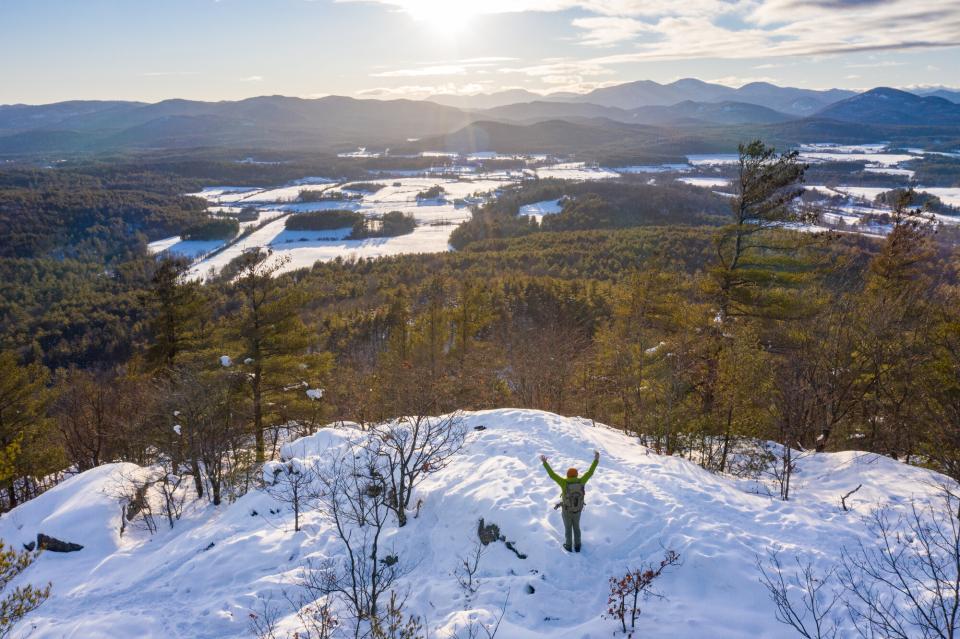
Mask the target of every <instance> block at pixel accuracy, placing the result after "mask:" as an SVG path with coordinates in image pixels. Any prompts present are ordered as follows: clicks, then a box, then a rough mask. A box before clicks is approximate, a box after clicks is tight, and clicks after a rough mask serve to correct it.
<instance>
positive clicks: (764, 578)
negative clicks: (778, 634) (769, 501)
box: [757, 551, 840, 639]
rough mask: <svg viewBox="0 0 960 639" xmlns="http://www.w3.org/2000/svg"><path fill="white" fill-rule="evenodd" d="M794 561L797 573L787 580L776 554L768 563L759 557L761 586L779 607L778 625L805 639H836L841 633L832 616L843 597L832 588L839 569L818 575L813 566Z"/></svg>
mask: <svg viewBox="0 0 960 639" xmlns="http://www.w3.org/2000/svg"><path fill="white" fill-rule="evenodd" d="M794 561H796V564H797V571H796V572H795V573H794V574H793V576H792V577H786V576H784V568H783V564H782V563H781V562H780V557H779V555H778V554H777V552H776V551H771V552H770V554H769V557H768V558H767V561H766V562H765V561H763V560H762V559H761V558H760V557H759V556H758V557H757V568H758V569H759V570H760V575H761V577H760V583H761V584H763V586H764V587H765V588H766V589H767V593H768V594H769V595H770V600H771V601H773V603H774V605H775V606H776V613H775V614H776V617H777V621H779V622H780V623H782V624H786V625H788V626H790V627H791V628H793V629H794V630H796V631H797V634H799V635H800V636H801V637H805V639H834V637H836V636H837V633H838V632H839V630H840V628H839V626H838V625H837V619H836V616H835V614H834V612H833V610H834V608H835V607H836V605H837V603H838V602H839V601H840V595H839V594H837V593H836V592H834V591H833V590H832V589H831V587H830V584H831V581H832V580H833V578H834V576H835V573H836V569H835V568H831V569H829V570H827V571H826V572H825V573H823V574H819V575H818V574H817V573H816V571H815V570H814V568H813V564H812V563H811V562H809V561H808V562H806V563H802V562H801V561H800V557H794ZM794 593H795V594H794Z"/></svg>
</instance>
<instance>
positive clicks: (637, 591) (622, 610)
mask: <svg viewBox="0 0 960 639" xmlns="http://www.w3.org/2000/svg"><path fill="white" fill-rule="evenodd" d="M679 563H680V555H679V554H677V553H676V552H675V551H673V550H668V551H666V553H665V554H664V556H663V559H662V560H661V561H660V564H659V565H658V566H656V567H654V566H653V565H649V564H648V565H646V566H643V567H641V568H635V569H633V570H631V571H629V572H627V574H625V575H623V576H622V577H610V596H609V597H608V598H607V613H606V616H607V617H608V618H610V619H616V620H617V621H619V622H620V626H621V627H622V628H623V632H624V633H626V634H627V637H632V636H633V632H634V630H635V629H636V626H637V617H639V616H640V597H641V595H642V596H643V597H644V598H646V597H650V596H654V597H660V596H661V595H659V594H657V593H656V592H654V591H653V589H652V588H653V582H654V580H655V579H656V578H657V577H659V576H660V575H662V574H663V571H664V570H666V569H667V568H668V567H669V566H676V565H677V564H679ZM627 621H629V622H630V627H629V628H627Z"/></svg>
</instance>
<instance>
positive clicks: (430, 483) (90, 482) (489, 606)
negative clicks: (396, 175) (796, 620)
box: [0, 410, 942, 639]
mask: <svg viewBox="0 0 960 639" xmlns="http://www.w3.org/2000/svg"><path fill="white" fill-rule="evenodd" d="M463 419H464V423H465V426H466V428H467V429H468V432H469V437H468V443H467V445H466V447H465V448H464V450H463V451H462V452H461V453H460V454H458V455H457V456H456V457H455V459H454V460H453V463H451V464H450V465H449V466H448V467H447V468H445V469H444V470H442V471H440V472H438V473H436V474H434V475H432V476H431V477H429V478H428V479H427V481H426V482H425V483H424V484H423V485H422V486H421V487H420V488H419V490H418V493H417V495H416V496H415V501H416V499H422V500H423V505H422V508H421V510H420V513H419V516H418V517H417V518H412V519H411V520H410V523H409V524H408V525H407V526H406V527H405V528H402V529H397V528H393V527H391V528H390V529H389V531H388V532H387V534H386V540H385V542H384V543H385V547H387V548H389V549H390V550H391V552H393V553H395V554H396V555H397V557H398V558H399V560H400V561H401V562H404V563H405V564H406V565H407V566H409V567H410V568H411V573H410V575H409V576H408V577H405V578H404V579H403V581H402V583H401V590H402V591H404V592H409V599H408V601H407V608H408V610H409V611H411V612H414V613H416V614H419V615H421V616H422V617H424V618H426V620H427V622H428V624H429V626H430V628H431V636H434V637H444V636H445V635H444V634H443V630H444V629H450V628H453V627H454V626H455V625H456V624H457V623H458V621H459V620H462V619H464V618H465V617H468V616H470V615H474V616H484V615H487V616H489V615H491V614H493V613H494V612H495V611H496V610H498V609H499V607H500V606H501V605H502V604H503V602H504V600H505V599H508V606H507V610H506V614H505V616H504V619H503V623H502V626H501V629H500V634H499V635H498V636H499V637H501V638H504V639H528V638H529V639H534V638H543V637H555V638H559V639H588V638H593V639H599V638H600V637H610V636H611V635H612V634H613V633H614V631H615V630H617V628H618V626H617V624H616V623H615V622H614V621H612V620H608V619H604V618H603V617H602V616H601V615H602V613H603V612H604V609H605V607H606V597H607V591H608V579H609V578H610V577H611V576H614V575H622V574H623V573H624V572H625V571H626V570H627V569H628V568H634V567H639V565H640V564H642V563H644V562H647V561H652V560H659V559H660V558H661V557H662V556H663V551H664V549H668V548H669V549H673V550H676V551H677V552H679V553H680V555H681V558H682V562H683V563H682V565H681V566H679V567H677V568H674V569H672V570H671V571H669V572H667V573H665V574H664V576H663V577H661V579H660V580H658V582H657V586H658V590H659V592H661V593H662V594H663V595H665V597H666V599H664V600H657V601H651V602H649V603H647V604H646V605H645V606H644V612H643V615H642V617H641V618H640V622H639V627H638V630H639V632H638V635H639V636H644V637H667V636H669V637H671V638H673V639H688V638H689V639H701V638H703V637H713V638H717V639H721V638H730V639H733V638H751V639H752V638H756V637H791V636H793V635H791V631H789V629H788V628H786V627H785V626H781V625H780V624H778V623H777V621H776V620H775V619H774V610H773V607H772V604H770V602H769V600H768V597H767V593H766V591H765V590H764V589H763V587H762V586H761V584H760V583H759V581H758V572H757V568H756V565H755V557H756V554H757V553H763V552H765V550H766V549H768V548H771V547H778V548H782V549H783V550H784V552H785V553H787V554H789V555H791V556H792V555H793V554H801V555H802V556H804V557H805V558H809V559H812V560H814V561H815V562H816V563H817V565H819V566H823V567H826V566H828V565H830V564H832V563H833V562H835V561H836V560H837V559H838V558H839V554H840V549H841V547H842V546H843V545H845V544H850V543H852V542H855V541H856V540H857V539H858V538H864V537H863V536H864V535H866V530H865V528H864V526H863V523H862V517H863V516H864V515H866V514H868V513H869V512H870V510H871V509H872V508H873V507H875V506H876V505H877V504H881V503H882V504H884V505H889V506H892V507H894V508H900V509H907V508H909V505H910V503H911V501H913V500H917V501H920V502H926V501H927V500H930V499H933V498H934V495H935V492H936V488H935V485H934V484H935V483H936V481H938V479H942V478H939V476H937V475H935V474H934V473H931V472H928V471H925V470H922V469H918V468H914V467H910V466H906V465H904V464H901V463H899V462H896V461H894V460H890V459H887V458H883V457H879V456H876V455H872V454H866V453H853V452H848V453H837V454H820V455H815V456H811V457H808V458H806V459H804V460H802V461H801V463H800V466H799V469H798V471H797V474H796V475H795V479H794V481H795V484H794V486H795V488H794V495H795V498H794V499H793V500H792V501H790V502H781V501H779V500H777V499H775V498H772V497H770V496H766V495H762V494H757V491H756V488H757V484H756V483H755V482H748V481H745V480H737V479H732V478H728V477H721V476H716V475H712V474H710V473H707V472H705V471H703V470H702V469H700V468H699V467H698V466H696V465H695V464H693V463H691V462H688V461H686V460H683V459H678V458H672V457H664V456H659V455H656V454H654V453H652V452H651V451H649V450H648V449H646V448H645V447H643V446H642V445H640V444H639V443H637V442H636V440H634V439H632V438H630V437H627V436H625V435H623V434H621V433H619V432H617V431H614V430H612V429H609V428H607V427H604V426H602V425H599V424H596V425H595V424H594V423H593V422H591V421H589V420H585V419H580V418H567V417H561V416H558V415H554V414H550V413H544V412H538V411H529V410H495V411H483V412H474V413H466V414H464V416H463ZM480 426H483V427H485V428H484V429H480V430H475V429H476V428H477V427H480ZM355 436H356V431H354V430H352V429H351V428H349V427H344V428H330V429H325V430H323V431H320V432H319V433H317V434H316V435H314V436H311V437H307V438H303V439H301V440H297V441H296V442H293V443H291V444H288V445H287V446H286V447H285V448H284V451H283V452H284V455H285V456H287V457H296V458H299V459H301V460H303V461H304V462H305V463H312V462H314V461H320V463H323V462H324V460H328V459H330V458H331V457H332V456H333V455H334V454H335V453H336V451H337V450H338V448H339V447H342V446H345V445H348V443H349V441H350V439H351V438H352V437H355ZM595 449H596V450H599V451H600V454H601V460H600V466H599V468H598V470H597V472H596V475H595V476H594V478H593V479H592V481H591V482H590V484H589V485H588V487H587V506H586V509H585V511H584V514H583V533H584V539H583V543H584V548H583V552H582V553H580V554H567V553H565V552H564V551H563V550H562V549H561V547H560V544H561V543H562V538H563V527H562V523H561V520H560V513H559V511H556V510H554V509H553V504H554V503H556V501H557V498H558V492H559V491H558V488H557V486H556V485H555V484H554V483H553V482H552V481H550V479H549V478H548V477H547V475H546V473H545V472H544V471H543V469H542V467H541V465H540V461H539V459H538V457H539V455H540V454H541V453H543V454H546V455H547V456H548V457H549V458H550V461H551V464H552V465H553V466H554V468H556V469H560V470H563V469H566V468H567V467H568V466H577V467H579V468H580V469H581V470H583V469H585V468H586V466H587V465H588V463H589V461H590V459H591V457H592V453H593V450H595ZM136 468H137V467H135V466H133V465H131V464H114V465H110V466H104V467H101V468H97V469H95V470H91V471H88V472H86V473H82V474H80V475H78V476H76V477H74V478H72V479H70V480H69V481H66V482H64V483H63V484H61V485H60V486H58V487H57V488H55V489H53V490H51V491H49V492H47V493H46V494H44V495H42V496H40V497H39V498H37V499H35V500H33V501H31V502H29V503H27V504H24V505H22V506H20V507H18V508H17V509H15V510H13V511H12V512H10V513H8V514H6V515H4V516H3V517H2V518H0V538H2V539H3V540H5V541H6V542H7V543H10V544H15V545H19V544H22V543H26V542H28V541H30V540H33V539H34V538H35V537H36V534H37V533H38V532H43V533H45V534H48V535H53V536H57V537H60V538H63V539H65V540H68V541H71V542H76V543H80V544H83V545H84V546H85V547H84V549H83V550H82V551H80V552H76V553H70V554H57V553H52V552H47V553H44V554H42V555H41V556H40V558H39V559H38V560H37V561H36V563H35V564H34V565H33V566H31V567H30V568H29V569H28V570H27V571H26V573H25V574H24V575H23V576H22V579H24V580H26V581H27V582H30V583H42V582H47V581H50V582H52V583H53V593H52V595H51V598H50V599H49V600H48V601H47V602H46V603H45V604H44V605H43V606H42V607H41V608H40V609H39V610H37V611H36V612H35V613H33V614H32V615H31V616H29V617H28V618H27V619H26V620H25V621H24V622H23V624H22V627H21V628H20V629H19V630H20V632H21V633H22V634H23V635H26V634H27V633H28V632H29V631H31V630H32V634H30V636H31V637H35V638H37V639H40V638H54V637H56V638H78V639H79V638H83V639H96V638H99V637H104V638H106V637H110V638H116V637H145V638H148V637H156V638H158V639H159V638H167V637H192V638H215V637H216V638H222V637H250V636H252V635H251V632H250V628H249V614H250V612H251V610H252V609H254V608H255V607H256V606H257V601H258V596H269V595H270V594H271V593H272V594H275V595H277V594H278V593H280V591H281V589H282V588H283V587H284V586H285V585H288V586H289V583H290V581H291V579H292V575H294V574H295V573H296V571H297V569H298V568H299V566H300V565H301V564H302V563H303V562H304V561H306V560H308V559H323V558H328V557H335V556H336V555H337V554H338V552H339V548H340V547H339V541H338V540H337V539H336V538H335V536H334V535H333V534H332V532H331V529H330V526H329V524H328V523H327V521H326V520H325V519H324V517H323V516H322V515H321V514H320V513H318V512H314V511H308V512H306V513H305V514H304V515H303V524H302V527H303V529H302V530H301V531H300V532H297V533H294V532H293V515H292V513H291V512H290V511H289V507H287V506H285V505H281V504H280V503H279V502H277V501H275V500H274V499H273V498H272V497H270V496H269V495H268V494H266V493H263V492H259V491H254V492H251V493H249V494H247V495H246V496H244V497H243V498H241V499H239V500H238V501H236V502H235V503H233V504H230V505H223V506H221V507H219V508H214V507H211V506H203V507H197V508H195V509H193V510H189V511H188V512H187V513H186V514H185V515H184V518H183V519H182V520H181V521H180V522H178V524H177V525H176V527H175V528H174V529H172V530H169V529H167V528H166V526H165V525H161V527H160V530H159V531H158V533H157V534H155V535H153V536H150V535H148V534H146V533H145V532H143V531H137V530H127V531H126V533H125V534H124V535H123V536H122V537H121V536H120V534H119V533H120V520H121V509H120V505H119V502H118V501H117V498H116V496H115V495H116V490H115V485H116V483H117V478H118V477H119V476H121V475H123V474H124V473H127V474H129V473H131V472H136ZM858 484H863V488H862V489H861V490H859V491H858V492H857V493H856V494H855V495H854V496H853V497H852V498H851V499H850V500H848V506H849V507H850V508H851V510H850V512H845V511H843V510H842V509H841V508H840V505H839V497H840V495H842V494H844V493H847V492H848V491H850V490H851V489H852V488H855V487H856V486H857V485H858ZM480 518H484V519H485V520H486V521H487V522H493V523H496V524H497V525H498V526H499V527H500V529H501V532H502V533H503V534H504V535H505V536H506V538H507V539H508V540H510V541H511V542H513V544H514V545H515V547H516V549H517V550H518V551H519V552H520V553H522V554H525V555H526V558H525V559H521V558H519V557H518V556H517V555H516V554H514V553H513V552H511V551H510V550H508V549H507V548H506V546H505V545H504V544H502V543H495V544H491V545H490V546H489V548H488V551H487V552H486V554H485V555H484V557H483V558H482V559H481V563H480V570H479V573H478V576H479V577H480V579H481V580H482V584H481V586H480V589H479V593H478V595H477V597H476V598H475V600H474V601H473V602H472V604H471V605H470V608H469V610H465V609H464V608H465V606H464V600H463V595H462V593H461V592H460V588H459V586H458V584H457V581H456V579H455V578H454V576H453V571H454V569H455V568H456V567H457V565H458V562H459V560H458V556H462V555H466V554H467V553H468V552H469V550H470V548H471V547H472V546H473V544H474V540H475V539H476V535H477V523H478V520H479V519H480ZM848 630H849V633H850V634H851V635H852V634H853V632H854V631H853V629H852V628H850V629H848ZM841 634H843V633H841ZM845 636H846V635H845Z"/></svg>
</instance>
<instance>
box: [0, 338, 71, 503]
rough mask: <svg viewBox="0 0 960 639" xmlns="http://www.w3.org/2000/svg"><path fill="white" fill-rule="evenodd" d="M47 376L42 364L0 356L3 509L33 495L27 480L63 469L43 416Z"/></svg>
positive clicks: (51, 433) (0, 441) (46, 400)
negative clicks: (26, 362)
mask: <svg viewBox="0 0 960 639" xmlns="http://www.w3.org/2000/svg"><path fill="white" fill-rule="evenodd" d="M48 378H49V373H48V372H47V369H46V368H44V367H43V366H42V365H41V364H36V363H35V364H29V365H27V366H20V365H19V364H18V363H17V357H16V356H15V355H14V354H13V353H12V352H9V351H8V352H0V458H2V460H3V464H2V466H3V469H2V470H3V471H4V473H3V475H4V476H3V477H0V479H2V481H0V486H3V487H4V488H5V489H6V498H7V499H6V501H7V503H6V507H7V508H13V507H14V506H16V505H17V504H18V503H19V502H20V501H21V499H22V498H29V497H31V496H33V495H32V485H31V483H30V481H29V480H30V478H35V477H43V476H45V475H47V474H49V473H51V472H54V471H56V470H59V469H60V468H62V467H63V453H62V450H61V449H60V447H59V445H58V444H57V441H56V439H55V437H54V433H53V429H52V422H51V420H50V419H49V418H47V415H46V409H47V404H48V402H49V393H48V392H47V389H46V384H47V380H48Z"/></svg>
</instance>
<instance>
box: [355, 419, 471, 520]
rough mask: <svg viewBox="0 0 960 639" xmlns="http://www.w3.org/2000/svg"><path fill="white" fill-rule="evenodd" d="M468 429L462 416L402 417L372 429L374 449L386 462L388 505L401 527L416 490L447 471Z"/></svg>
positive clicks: (384, 467) (461, 445)
mask: <svg viewBox="0 0 960 639" xmlns="http://www.w3.org/2000/svg"><path fill="white" fill-rule="evenodd" d="M465 440H466V430H465V429H464V427H463V423H462V420H461V418H460V415H459V414H457V413H453V414H451V415H447V416H444V417H424V416H420V415H418V416H414V417H402V418H400V419H398V420H396V421H393V422H389V423H386V424H381V425H378V426H376V427H374V428H373V429H372V430H371V442H370V447H371V450H373V451H374V452H375V454H376V456H377V457H378V458H379V460H378V461H380V462H382V467H383V470H384V472H383V475H384V476H383V480H384V482H385V483H386V485H387V497H388V500H387V503H388V505H389V506H390V508H391V510H393V511H394V513H395V514H396V516H397V525H398V526H401V527H403V526H405V525H406V523H407V508H409V506H410V501H411V498H412V496H413V490H414V488H416V486H417V485H418V484H419V483H420V482H422V481H423V480H424V479H426V477H427V476H428V475H430V474H432V473H435V472H437V471H439V470H442V469H444V468H445V467H446V466H447V464H448V463H449V462H450V459H451V458H452V457H453V456H454V455H455V454H457V453H458V452H459V451H460V449H461V448H463V444H464V441H465Z"/></svg>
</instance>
